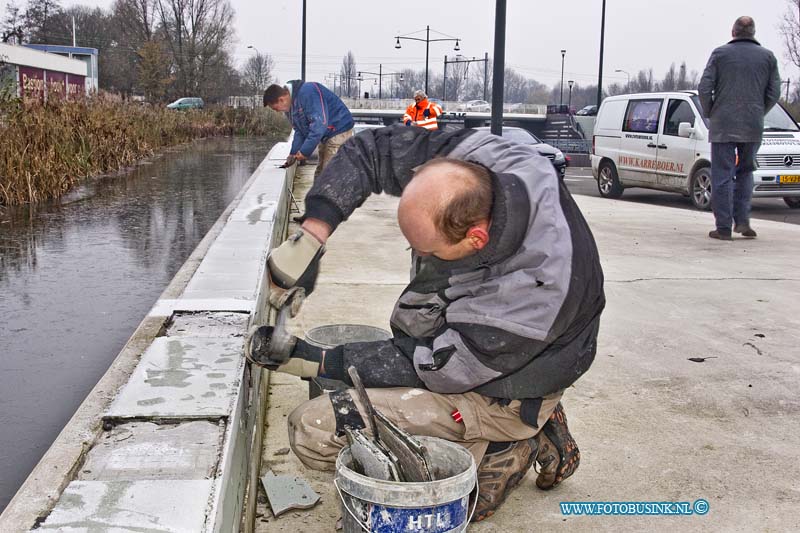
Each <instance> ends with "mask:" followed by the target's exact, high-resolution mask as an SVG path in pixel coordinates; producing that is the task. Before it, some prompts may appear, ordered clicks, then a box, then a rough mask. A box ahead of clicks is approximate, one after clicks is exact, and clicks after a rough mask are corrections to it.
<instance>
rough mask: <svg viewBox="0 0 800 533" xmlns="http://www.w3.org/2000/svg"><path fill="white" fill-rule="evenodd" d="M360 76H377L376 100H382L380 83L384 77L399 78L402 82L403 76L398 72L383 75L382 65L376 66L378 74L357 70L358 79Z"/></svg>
mask: <svg viewBox="0 0 800 533" xmlns="http://www.w3.org/2000/svg"><path fill="white" fill-rule="evenodd" d="M362 74H372V75H373V76H378V100H380V99H381V98H383V92H382V86H381V85H382V84H381V82H382V80H383V77H384V76H400V81H403V74H402V73H400V72H387V73H385V74H384V73H383V63H381V64H379V65H378V72H369V71H367V70H359V71H358V77H359V78H360V77H361V75H362Z"/></svg>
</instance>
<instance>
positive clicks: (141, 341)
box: [0, 145, 286, 532]
mask: <svg viewBox="0 0 800 533" xmlns="http://www.w3.org/2000/svg"><path fill="white" fill-rule="evenodd" d="M279 146H280V145H279ZM281 150H284V149H283V148H280V149H279V150H278V152H281ZM284 151H285V150H284ZM274 166H275V160H274V158H273V159H270V158H269V157H268V158H265V159H264V161H262V163H261V164H260V165H259V167H258V169H257V170H256V171H255V172H254V173H253V175H252V176H251V178H250V179H249V180H248V181H247V182H246V183H245V185H244V187H243V188H242V190H241V192H240V193H239V194H238V195H237V196H236V198H235V199H234V201H233V202H231V204H230V205H229V206H228V207H227V208H226V209H225V211H224V212H223V213H222V214H221V215H220V217H219V218H218V219H217V221H216V223H215V224H214V225H213V226H212V228H211V229H210V230H209V232H208V233H207V234H206V235H205V237H204V238H203V239H202V240H201V242H200V243H199V244H198V246H197V247H196V248H195V250H194V251H193V252H192V254H191V255H190V256H189V258H188V259H187V260H186V261H185V263H184V264H183V265H182V267H181V268H180V270H179V271H178V272H177V274H176V275H175V277H174V278H173V279H172V281H171V282H170V284H169V285H168V286H167V287H166V289H165V290H164V291H163V292H162V294H161V297H160V298H159V301H167V300H173V299H175V298H178V297H179V296H180V295H181V294H182V293H183V291H184V289H185V288H186V286H187V285H188V283H189V281H190V280H191V279H192V277H193V275H194V274H195V273H196V271H197V269H198V266H199V265H200V264H201V262H202V260H203V258H204V257H205V256H206V254H207V253H208V250H209V248H210V247H211V246H212V244H213V243H214V242H215V240H216V239H217V237H218V236H219V235H220V233H221V232H222V231H223V229H224V227H225V225H226V223H227V221H228V219H229V218H230V216H231V214H232V213H233V211H234V210H235V209H236V207H237V206H238V205H239V204H240V202H241V200H242V198H243V197H244V195H245V194H246V193H247V191H248V190H249V189H250V187H251V186H252V185H253V183H254V182H255V181H256V180H257V178H258V177H259V175H260V174H261V173H262V172H264V171H265V170H267V169H270V170H272V169H274ZM271 173H273V172H271ZM274 173H276V174H280V175H282V177H283V172H274ZM284 179H285V178H284ZM282 198H283V203H284V204H285V203H286V201H285V200H286V199H285V195H284V196H282ZM273 242H274V241H273ZM265 258H266V253H265V254H264V258H263V260H265ZM262 262H263V261H262ZM259 279H260V280H261V286H259V287H258V292H260V291H261V290H262V288H263V279H264V276H263V269H262V274H261V276H260V278H259ZM261 296H262V297H261V298H260V299H259V303H260V304H261V305H263V300H264V298H265V296H264V295H261ZM157 305H158V304H156V306H157ZM156 306H154V308H155V307H156ZM251 310H252V308H251ZM255 315H260V312H259V313H255V314H254V315H253V316H255ZM169 319H170V315H169V314H167V315H164V314H162V313H158V314H155V315H154V314H153V313H151V314H150V315H148V316H147V317H145V318H144V319H143V320H142V322H141V323H140V324H139V326H138V327H137V329H136V330H135V331H134V333H133V334H132V335H131V337H130V339H129V340H128V341H127V343H126V344H125V346H124V347H123V349H122V350H121V351H120V353H119V354H118V356H117V357H116V358H115V360H114V361H113V363H112V364H111V366H110V367H109V369H108V371H107V372H106V373H105V374H104V375H103V377H102V378H101V379H100V381H99V382H98V383H97V385H96V386H95V387H94V388H93V389H92V391H91V392H90V393H89V395H88V396H87V398H86V399H85V400H84V401H83V403H82V404H81V405H80V407H79V408H78V410H77V411H76V413H75V414H74V415H73V417H72V418H71V419H70V421H69V422H68V423H67V425H66V426H65V427H64V429H63V430H62V431H61V433H60V434H59V436H58V437H57V438H56V440H55V441H54V443H53V444H52V445H51V447H50V448H49V449H48V451H47V452H46V453H45V455H44V456H43V458H42V460H41V461H40V462H39V463H38V464H37V466H36V467H35V468H34V470H33V471H32V472H31V474H30V475H29V477H28V478H27V480H26V481H25V483H24V484H23V485H22V487H21V488H20V490H19V491H18V492H17V494H16V495H15V497H14V498H13V499H12V500H11V502H10V503H9V505H8V506H7V507H6V509H5V510H4V512H3V514H2V515H0V530H2V531H13V532H16V531H26V530H28V529H30V528H31V527H34V526H35V525H36V524H37V523H39V521H41V520H42V519H43V518H44V517H46V516H47V515H48V513H49V512H50V511H51V510H52V509H53V506H54V505H55V504H56V502H57V501H58V499H59V497H60V495H61V493H62V492H63V490H64V488H65V487H66V486H67V484H68V483H69V482H70V480H71V479H72V478H73V477H74V475H75V473H76V472H77V471H78V470H80V468H81V465H82V463H83V460H84V458H85V454H86V453H87V451H88V450H89V449H90V448H91V447H92V445H93V444H94V443H95V442H96V441H97V438H98V437H99V436H100V435H101V433H102V429H103V425H102V417H103V413H104V412H106V410H107V409H108V407H109V405H110V404H111V402H112V401H113V399H114V398H115V396H116V395H117V392H118V391H119V390H120V388H121V387H123V386H124V385H125V384H126V382H127V380H128V379H129V378H130V376H131V374H132V372H133V370H134V369H135V368H136V366H137V364H138V362H139V358H140V357H141V355H142V354H143V353H144V351H145V350H146V349H147V347H148V346H149V345H150V344H151V343H152V342H153V340H154V339H155V338H156V337H158V336H159V335H161V334H163V332H164V330H165V327H166V325H167V323H168V321H169ZM243 378H244V376H243ZM248 386H249V383H248V382H247V381H246V380H245V379H242V380H241V387H242V390H243V391H244V390H246V388H247V387H248ZM243 396H246V395H245V394H239V397H240V402H239V403H240V404H242V406H241V407H240V409H237V412H239V411H241V413H242V416H243V415H244V403H245V402H242V401H241V397H243ZM226 457H227V456H226V455H223V460H225V458H226ZM242 485H243V484H242ZM240 499H241V498H240ZM239 519H240V517H239V516H237V517H236V520H237V521H238V520H239Z"/></svg>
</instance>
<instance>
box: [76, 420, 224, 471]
mask: <svg viewBox="0 0 800 533" xmlns="http://www.w3.org/2000/svg"><path fill="white" fill-rule="evenodd" d="M224 431H225V426H224V425H222V424H217V423H213V422H206V421H204V420H203V421H201V420H198V421H194V422H183V423H180V424H153V423H151V422H130V423H127V424H121V425H119V426H116V427H114V428H113V429H112V430H111V431H106V432H104V433H103V436H102V437H101V438H100V439H99V440H98V441H97V443H96V444H95V446H94V447H93V448H92V449H91V450H90V451H89V453H88V454H86V461H85V462H84V464H83V466H82V467H81V471H80V473H79V474H78V476H77V478H76V479H77V480H80V481H133V480H143V479H159V480H163V479H182V480H188V479H211V478H212V477H214V472H215V470H216V468H217V462H218V461H219V455H220V446H221V444H222V437H223V433H224Z"/></svg>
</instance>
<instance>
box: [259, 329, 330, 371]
mask: <svg viewBox="0 0 800 533" xmlns="http://www.w3.org/2000/svg"><path fill="white" fill-rule="evenodd" d="M274 332H275V328H274V327H273V326H259V327H258V328H256V329H254V330H252V331H251V332H250V334H249V335H248V337H247V340H246V341H245V357H247V360H248V361H250V362H251V363H253V364H255V365H258V366H263V367H264V368H266V369H268V370H272V371H277V372H283V373H284V374H292V375H293V376H297V377H301V378H315V377H317V376H318V375H319V367H320V362H321V361H322V352H323V350H322V348H319V347H317V346H314V345H312V344H309V343H307V342H306V341H304V340H303V339H298V338H297V337H292V341H291V343H290V344H291V345H293V346H294V348H292V351H291V353H290V354H289V357H288V358H286V359H284V360H275V359H273V357H276V356H277V357H281V356H280V355H278V354H271V353H269V346H270V340H271V339H272V334H273V333H274Z"/></svg>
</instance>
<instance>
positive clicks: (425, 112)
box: [422, 109, 431, 118]
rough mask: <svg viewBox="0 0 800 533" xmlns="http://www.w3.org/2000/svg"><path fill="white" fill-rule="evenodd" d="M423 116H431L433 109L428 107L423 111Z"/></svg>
mask: <svg viewBox="0 0 800 533" xmlns="http://www.w3.org/2000/svg"><path fill="white" fill-rule="evenodd" d="M422 116H423V117H425V118H428V117H430V116H431V110H430V109H426V110H425V111H423V112H422Z"/></svg>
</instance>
